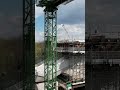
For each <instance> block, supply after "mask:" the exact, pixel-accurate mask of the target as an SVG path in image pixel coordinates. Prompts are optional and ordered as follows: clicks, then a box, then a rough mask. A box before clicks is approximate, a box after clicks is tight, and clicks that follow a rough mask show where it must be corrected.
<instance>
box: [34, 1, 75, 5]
mask: <svg viewBox="0 0 120 90" xmlns="http://www.w3.org/2000/svg"><path fill="white" fill-rule="evenodd" d="M71 1H73V0H36V6H39V7H44V6H47V5H48V4H49V3H52V4H53V5H54V6H58V5H60V4H65V5H66V4H67V3H69V2H71Z"/></svg>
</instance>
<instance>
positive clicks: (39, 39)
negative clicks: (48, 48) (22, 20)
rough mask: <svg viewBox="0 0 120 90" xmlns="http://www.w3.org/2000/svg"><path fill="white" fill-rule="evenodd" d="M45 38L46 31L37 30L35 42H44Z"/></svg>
mask: <svg viewBox="0 0 120 90" xmlns="http://www.w3.org/2000/svg"><path fill="white" fill-rule="evenodd" d="M43 40H44V32H40V31H35V42H42V41H43Z"/></svg>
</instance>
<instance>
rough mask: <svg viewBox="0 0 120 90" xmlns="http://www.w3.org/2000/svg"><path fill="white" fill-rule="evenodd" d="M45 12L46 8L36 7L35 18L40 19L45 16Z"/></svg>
mask: <svg viewBox="0 0 120 90" xmlns="http://www.w3.org/2000/svg"><path fill="white" fill-rule="evenodd" d="M43 10H44V8H41V7H37V6H36V5H35V18H38V17H39V16H43V14H44V12H43Z"/></svg>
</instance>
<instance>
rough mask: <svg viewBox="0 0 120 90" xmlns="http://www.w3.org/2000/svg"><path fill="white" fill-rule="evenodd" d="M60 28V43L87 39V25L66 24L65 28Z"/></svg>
mask: <svg viewBox="0 0 120 90" xmlns="http://www.w3.org/2000/svg"><path fill="white" fill-rule="evenodd" d="M58 28H59V29H58V31H57V32H58V41H61V40H84V39H85V24H73V25H69V24H64V27H62V25H58ZM65 29H66V30H65Z"/></svg>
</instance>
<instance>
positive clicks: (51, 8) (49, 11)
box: [36, 0, 73, 90]
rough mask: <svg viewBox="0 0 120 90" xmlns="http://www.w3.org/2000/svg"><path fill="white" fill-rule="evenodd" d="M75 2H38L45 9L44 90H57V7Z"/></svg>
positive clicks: (67, 0)
mask: <svg viewBox="0 0 120 90" xmlns="http://www.w3.org/2000/svg"><path fill="white" fill-rule="evenodd" d="M71 1H73V0H37V1H36V4H37V6H38V7H45V9H44V17H45V18H44V40H45V56H44V57H45V58H44V65H45V66H44V80H45V81H46V82H45V83H44V90H56V89H57V88H56V81H57V79H56V69H57V68H56V57H57V53H56V52H55V48H56V45H57V7H58V6H59V5H60V4H63V3H65V2H66V3H65V4H67V3H69V2H71Z"/></svg>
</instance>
